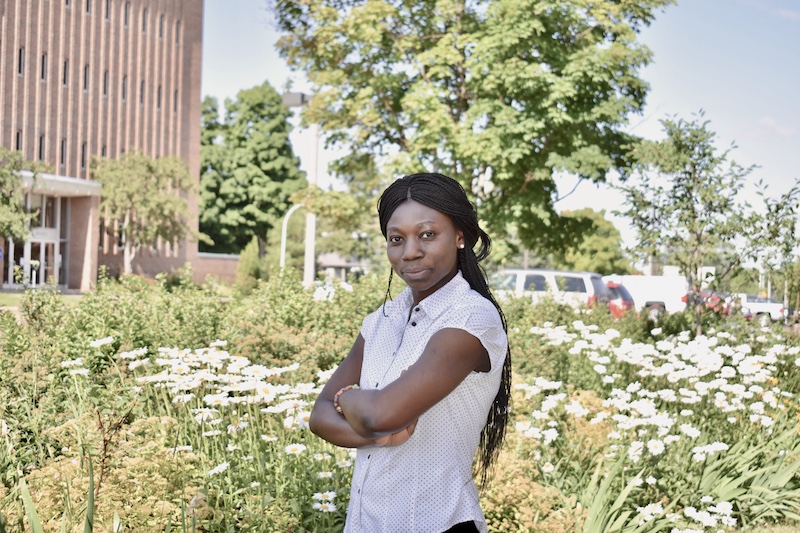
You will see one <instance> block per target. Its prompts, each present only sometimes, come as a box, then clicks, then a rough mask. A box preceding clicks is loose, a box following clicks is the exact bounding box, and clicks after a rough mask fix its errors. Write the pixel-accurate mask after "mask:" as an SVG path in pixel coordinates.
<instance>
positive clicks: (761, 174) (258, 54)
mask: <svg viewBox="0 0 800 533" xmlns="http://www.w3.org/2000/svg"><path fill="white" fill-rule="evenodd" d="M266 6H267V2H266V1H265V0H205V3H204V23H203V73H202V94H203V96H214V97H216V98H217V99H219V101H220V103H222V102H223V101H224V100H225V99H226V98H234V97H235V96H236V93H237V92H238V91H240V90H241V89H247V88H250V87H253V86H255V85H259V84H261V83H263V82H264V80H269V82H270V84H272V86H273V87H275V88H276V89H278V90H279V91H283V90H284V88H286V87H287V84H288V83H291V90H293V91H305V92H310V91H311V86H310V85H309V84H308V82H307V81H306V80H305V78H304V77H303V75H302V74H301V73H293V72H291V71H290V70H289V68H288V67H287V66H286V64H285V62H284V61H283V60H282V59H281V58H280V57H279V56H278V54H277V52H276V51H275V48H274V45H275V42H276V41H277V39H278V36H279V34H278V32H277V30H276V28H275V25H274V24H273V23H272V21H271V15H270V13H269V12H268V10H267V7H266ZM640 41H641V42H642V43H644V44H645V45H647V46H648V47H649V48H650V49H651V51H652V52H653V61H652V63H651V64H650V65H648V66H647V67H645V68H644V69H642V70H641V77H642V78H643V79H644V80H645V81H647V82H648V83H649V84H650V91H649V93H648V96H647V100H646V105H645V109H644V112H643V113H642V114H641V115H634V116H632V117H631V119H630V124H629V125H628V126H627V128H626V130H627V131H629V132H631V133H633V134H636V135H638V136H640V137H645V138H649V139H659V138H661V137H662V136H663V130H662V126H661V123H660V121H661V120H663V119H665V118H684V119H692V118H693V115H694V114H697V113H698V112H700V111H701V110H702V111H703V112H704V113H705V115H704V118H705V119H706V120H708V121H709V127H710V129H711V130H712V131H714V132H716V134H717V146H718V148H719V149H720V150H724V149H727V148H731V146H732V145H735V147H734V148H733V149H732V151H731V153H730V158H731V159H733V160H734V161H736V162H737V163H739V164H741V165H743V166H750V165H756V166H757V167H758V168H756V169H755V170H754V171H753V173H752V174H751V175H750V176H749V178H748V182H749V184H748V186H747V187H746V188H745V192H744V194H745V195H746V196H748V197H750V196H752V200H753V201H756V198H755V196H754V195H755V192H756V191H755V183H756V182H757V181H758V179H760V178H761V179H763V181H764V183H766V184H767V185H768V189H767V194H769V195H770V196H778V195H779V194H781V193H784V192H786V191H788V190H789V188H790V187H791V185H792V184H793V183H794V182H795V180H796V179H798V178H800V170H799V169H800V96H798V95H800V0H679V1H678V4H677V5H673V6H669V7H667V8H665V9H664V10H663V11H661V12H658V13H657V14H656V17H655V20H654V22H653V23H652V24H651V25H650V26H649V27H647V28H645V29H643V31H642V32H641V34H640ZM291 139H292V145H293V147H294V149H295V153H296V154H297V155H298V156H299V157H300V160H301V167H302V168H303V170H305V171H306V172H308V173H309V174H312V173H313V170H314V169H313V168H311V167H313V166H315V165H313V161H314V160H315V157H314V155H315V147H316V143H315V142H314V134H313V131H312V130H310V129H305V130H300V129H299V128H296V129H295V131H294V132H293V133H292V137H291ZM318 150H319V151H318V152H317V154H318V157H317V158H316V160H317V164H316V169H317V176H318V179H317V181H318V183H319V184H320V185H321V186H323V187H328V186H335V183H334V181H333V178H331V177H330V176H329V175H328V173H327V172H326V167H327V163H328V162H329V161H331V160H332V159H335V157H336V153H334V152H327V151H325V150H324V149H323V148H322V147H321V146H320V147H319V149H318ZM575 185H576V179H575V178H570V177H564V178H560V179H559V180H558V186H559V194H560V195H564V196H565V197H564V198H563V199H560V200H558V201H557V202H556V204H555V205H556V209H558V210H565V209H579V208H582V207H591V208H593V209H595V210H600V209H605V210H606V211H607V212H608V213H609V214H608V215H607V218H609V219H611V220H612V221H613V222H614V224H615V225H616V226H617V228H618V229H620V231H621V233H622V236H623V240H624V241H625V243H626V244H628V245H630V244H632V242H633V239H635V234H634V233H633V231H632V230H631V229H630V227H629V226H628V224H627V222H626V221H625V220H624V219H622V218H621V217H615V216H613V215H611V214H610V213H611V211H614V210H621V209H623V206H624V203H623V199H622V197H621V196H620V194H619V193H618V192H616V191H614V190H613V189H611V188H610V187H608V186H607V185H602V184H601V185H594V184H592V183H587V182H582V183H580V184H578V186H577V188H575ZM573 189H575V191H574V192H573V193H572V194H569V195H567V192H569V191H571V190H573ZM748 199H750V198H748Z"/></svg>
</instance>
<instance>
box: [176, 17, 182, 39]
mask: <svg viewBox="0 0 800 533" xmlns="http://www.w3.org/2000/svg"><path fill="white" fill-rule="evenodd" d="M175 44H181V21H180V20H179V21H178V22H176V23H175Z"/></svg>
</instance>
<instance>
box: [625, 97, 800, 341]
mask: <svg viewBox="0 0 800 533" xmlns="http://www.w3.org/2000/svg"><path fill="white" fill-rule="evenodd" d="M661 123H662V125H663V127H664V132H665V134H666V138H665V139H664V140H661V141H650V140H643V141H640V142H639V143H638V144H637V145H636V147H635V148H634V149H633V152H632V159H633V161H634V162H635V163H634V165H633V172H632V174H631V175H628V176H626V177H625V181H624V182H623V184H622V185H621V186H620V190H621V191H622V192H623V194H624V196H625V204H626V208H627V211H625V212H623V214H624V215H626V216H627V217H628V218H629V219H630V220H631V221H632V224H633V226H634V228H635V229H636V231H637V234H638V244H637V246H636V247H635V251H636V252H637V253H638V255H639V258H640V259H644V260H646V259H648V258H650V257H653V256H656V255H659V254H666V257H667V258H668V260H669V261H670V262H671V263H673V264H675V265H677V266H678V267H679V268H680V270H681V272H682V273H683V274H684V275H685V276H686V278H687V280H688V283H689V287H690V291H691V292H692V293H693V294H698V293H699V292H700V290H701V288H702V285H703V283H704V282H709V281H710V282H711V284H712V286H714V287H716V286H719V285H720V284H721V283H722V282H723V280H724V279H725V278H727V277H728V276H729V275H730V274H731V273H732V272H734V271H735V269H736V268H737V267H739V266H740V265H742V264H743V263H744V262H745V261H748V260H750V261H754V260H756V259H757V258H758V257H759V255H760V253H761V251H762V250H764V246H765V243H766V242H767V241H768V240H769V239H770V238H777V237H776V236H775V234H774V231H776V228H781V227H783V224H784V223H783V222H782V221H781V220H780V219H781V217H782V216H785V214H786V213H787V212H788V211H787V210H786V209H787V206H786V205H785V204H787V203H789V204H791V203H792V202H794V205H796V202H797V200H796V197H797V193H795V192H793V193H791V194H789V195H787V196H784V197H782V198H780V199H778V200H774V201H769V202H767V203H766V204H765V205H766V207H767V209H766V211H765V213H764V214H763V215H761V216H759V215H757V214H756V212H754V211H753V209H752V208H751V206H750V205H749V204H748V203H747V202H744V201H740V199H739V193H740V192H741V191H742V188H743V186H744V180H745V178H746V177H747V176H748V175H750V173H751V172H752V171H753V168H754V167H749V168H743V167H741V166H740V165H738V164H736V163H735V162H734V161H729V159H728V157H729V154H730V152H731V150H732V149H733V148H734V147H733V146H732V147H731V148H729V149H727V150H725V151H723V152H721V153H719V152H718V150H717V149H716V147H715V146H714V141H715V133H714V132H712V131H711V130H710V129H709V123H708V121H706V120H704V119H703V112H702V111H701V112H700V113H699V114H698V115H697V116H696V117H695V118H693V119H692V120H688V121H687V120H684V119H665V120H662V121H661ZM634 177H637V178H638V180H634V179H633V178H634ZM793 220H794V218H792V221H793ZM777 231H780V230H777ZM770 235H771V236H772V237H770ZM793 236H794V233H792V238H794V237H793ZM712 264H714V265H716V268H715V273H714V276H713V278H712V279H710V280H709V279H704V278H703V277H701V274H700V273H701V268H702V267H704V266H706V265H712ZM696 303H697V305H696V307H695V310H696V319H697V322H696V324H697V327H698V331H699V328H700V314H701V312H702V308H703V306H702V302H696Z"/></svg>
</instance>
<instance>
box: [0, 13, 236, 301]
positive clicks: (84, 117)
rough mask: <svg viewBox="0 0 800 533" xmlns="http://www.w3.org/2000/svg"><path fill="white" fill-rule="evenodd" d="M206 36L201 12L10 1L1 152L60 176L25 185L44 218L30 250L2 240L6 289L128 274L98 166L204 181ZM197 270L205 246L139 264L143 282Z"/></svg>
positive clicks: (168, 251) (1, 18)
mask: <svg viewBox="0 0 800 533" xmlns="http://www.w3.org/2000/svg"><path fill="white" fill-rule="evenodd" d="M202 27H203V1H202V0H5V1H0V145H2V146H4V147H6V148H10V149H14V150H19V151H21V152H22V154H23V156H24V157H25V159H27V160H37V161H42V162H44V163H46V164H47V165H48V166H49V167H50V169H52V172H51V173H48V174H44V175H41V174H40V175H39V178H38V179H37V180H36V181H35V182H34V181H33V180H32V178H31V176H26V177H25V179H26V181H27V185H28V192H27V195H26V202H27V204H28V206H29V207H31V208H39V209H40V212H41V216H40V217H39V221H38V224H34V228H33V235H32V237H31V238H30V239H29V240H28V241H27V242H25V243H16V242H11V241H10V240H9V241H7V242H3V241H2V240H0V245H2V248H3V252H4V253H3V258H2V260H1V261H0V272H1V273H0V281H2V284H3V286H4V287H10V286H14V276H13V273H14V269H15V267H16V268H17V270H19V269H22V270H23V271H24V273H25V275H26V276H27V278H28V280H30V281H35V280H39V281H41V280H49V279H55V280H56V282H57V283H58V284H59V285H60V286H62V287H64V288H69V289H79V290H87V289H89V288H90V286H91V284H92V283H93V282H94V281H95V280H96V277H97V270H98V266H99V265H107V266H108V267H109V269H110V271H111V272H112V273H116V272H119V271H120V270H121V265H122V252H121V249H120V248H119V247H118V245H117V244H118V243H117V236H116V235H115V234H114V232H113V223H112V224H108V223H107V221H104V220H103V217H102V214H101V213H100V212H99V203H100V191H101V187H100V184H99V183H96V182H93V181H91V180H90V176H89V163H90V159H91V157H92V156H99V157H109V158H115V157H119V156H120V155H121V154H123V153H125V152H131V151H141V152H142V153H144V154H146V155H148V156H150V157H153V158H156V157H160V156H167V155H177V156H180V157H181V158H182V159H184V160H185V161H186V162H187V164H188V166H189V170H190V172H191V175H193V176H199V166H200V113H201V94H200V75H201V59H202ZM189 202H190V208H191V210H192V212H193V213H195V214H196V213H197V200H196V198H194V197H193V198H191V199H190V200H189ZM196 218H197V217H196V216H195V217H193V219H194V224H195V227H196V224H197V221H196ZM101 228H102V229H101ZM201 259H202V258H201ZM218 261H219V260H217V262H218ZM187 262H190V263H193V264H199V263H202V260H198V253H197V243H196V242H192V241H187V242H181V243H166V242H159V243H154V246H153V247H152V248H150V249H147V250H140V251H139V252H138V254H137V257H136V259H135V260H134V271H135V272H137V273H141V274H145V275H150V276H152V275H154V274H156V273H158V272H164V271H167V272H168V271H172V270H174V269H175V268H178V267H181V266H183V265H184V264H185V263H187ZM207 262H208V263H212V262H213V261H211V260H209V261H207ZM223 263H225V261H223ZM223 268H225V265H223ZM228 268H229V267H228ZM234 268H235V267H234ZM195 269H196V270H198V266H195ZM199 270H200V271H201V272H200V274H204V273H205V272H204V268H203V267H202V266H200V268H199Z"/></svg>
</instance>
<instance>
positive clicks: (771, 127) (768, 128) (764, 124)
mask: <svg viewBox="0 0 800 533" xmlns="http://www.w3.org/2000/svg"><path fill="white" fill-rule="evenodd" d="M758 125H759V126H760V127H759V130H760V131H761V132H763V133H767V134H770V133H771V134H774V135H777V136H778V137H780V138H782V139H788V138H790V137H794V136H795V134H796V133H797V130H795V129H794V128H793V127H791V126H784V125H783V124H779V123H778V121H777V120H775V119H774V118H772V117H761V119H760V120H759V121H758Z"/></svg>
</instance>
